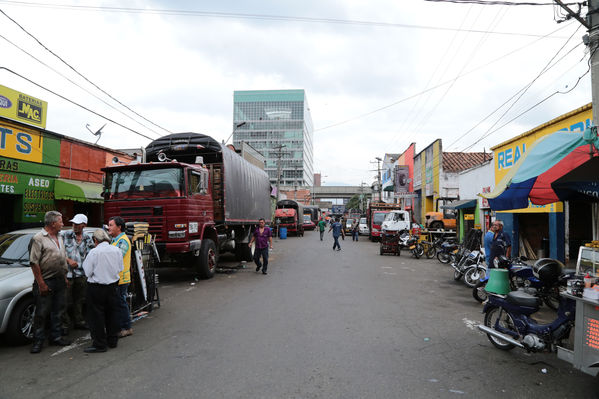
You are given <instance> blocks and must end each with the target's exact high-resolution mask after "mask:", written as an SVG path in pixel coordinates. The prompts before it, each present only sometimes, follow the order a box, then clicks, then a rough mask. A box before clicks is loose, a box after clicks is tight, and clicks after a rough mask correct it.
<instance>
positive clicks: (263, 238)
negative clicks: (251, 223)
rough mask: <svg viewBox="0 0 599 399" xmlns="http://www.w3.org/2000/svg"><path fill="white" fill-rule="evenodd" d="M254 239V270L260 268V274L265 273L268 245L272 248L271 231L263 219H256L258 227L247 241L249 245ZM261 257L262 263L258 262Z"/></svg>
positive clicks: (250, 245)
mask: <svg viewBox="0 0 599 399" xmlns="http://www.w3.org/2000/svg"><path fill="white" fill-rule="evenodd" d="M254 241H256V249H255V250H254V262H255V263H256V272H259V271H260V269H262V274H267V271H266V270H267V269H268V247H269V246H270V249H272V232H271V231H270V227H268V226H266V222H265V221H264V219H262V218H260V220H259V221H258V228H257V229H256V230H254V235H252V239H251V240H250V242H249V244H248V245H249V247H250V248H251V247H252V244H253V243H254ZM260 257H262V263H260Z"/></svg>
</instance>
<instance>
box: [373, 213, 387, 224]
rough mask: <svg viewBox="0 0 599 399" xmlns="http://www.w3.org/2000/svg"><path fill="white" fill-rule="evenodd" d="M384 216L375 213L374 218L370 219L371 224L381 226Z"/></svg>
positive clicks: (383, 214)
mask: <svg viewBox="0 0 599 399" xmlns="http://www.w3.org/2000/svg"><path fill="white" fill-rule="evenodd" d="M385 215H386V213H382V212H379V213H375V214H374V216H373V218H372V222H373V223H374V224H381V223H383V220H385Z"/></svg>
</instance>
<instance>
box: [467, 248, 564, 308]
mask: <svg viewBox="0 0 599 399" xmlns="http://www.w3.org/2000/svg"><path fill="white" fill-rule="evenodd" d="M527 260H528V259H527V258H526V257H523V256H522V257H519V258H513V259H512V260H510V259H508V258H507V257H505V256H503V255H502V256H499V257H497V258H496V259H495V260H494V263H495V266H496V267H499V268H503V269H507V270H508V272H509V280H510V288H511V290H512V291H515V290H517V289H518V288H524V291H525V292H527V293H528V294H531V295H534V296H538V297H539V298H541V299H542V300H543V303H545V304H546V305H547V306H548V307H549V308H551V309H553V310H557V308H558V306H559V287H558V286H556V285H555V284H554V285H551V286H547V285H545V284H543V282H542V281H541V280H539V279H538V278H537V277H535V275H534V272H533V268H532V266H530V265H528V264H526V263H525V262H526V261H527ZM488 280H489V277H488V276H483V277H482V278H481V279H479V281H478V282H477V283H476V285H474V288H472V296H473V297H474V299H476V300H477V301H478V302H483V301H485V300H486V299H487V292H486V291H485V286H486V285H487V281H488Z"/></svg>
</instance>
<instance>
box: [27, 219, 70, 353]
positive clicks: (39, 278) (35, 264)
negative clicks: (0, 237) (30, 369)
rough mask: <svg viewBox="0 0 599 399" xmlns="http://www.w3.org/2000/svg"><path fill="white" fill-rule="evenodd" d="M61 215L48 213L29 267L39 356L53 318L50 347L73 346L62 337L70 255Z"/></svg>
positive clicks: (35, 345) (32, 247) (33, 241)
mask: <svg viewBox="0 0 599 399" xmlns="http://www.w3.org/2000/svg"><path fill="white" fill-rule="evenodd" d="M62 226H63V223H62V215H61V213H60V212H57V211H48V212H46V215H45V216H44V228H43V229H42V231H40V232H39V233H37V234H36V235H34V236H33V238H32V239H31V243H30V244H29V264H30V265H31V271H32V272H33V277H34V281H33V298H34V300H35V316H34V317H33V345H32V346H31V350H30V352H31V353H40V352H41V351H42V347H43V346H44V340H45V339H46V319H47V318H48V316H50V339H49V343H50V345H58V346H67V345H70V344H71V342H70V341H68V340H66V339H65V338H63V337H62V336H61V331H60V323H61V319H62V313H63V312H64V311H65V307H66V303H65V299H66V288H67V284H68V281H67V254H66V251H65V247H64V241H63V238H62V236H61V235H60V230H61V229H62Z"/></svg>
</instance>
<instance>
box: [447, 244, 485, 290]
mask: <svg viewBox="0 0 599 399" xmlns="http://www.w3.org/2000/svg"><path fill="white" fill-rule="evenodd" d="M483 262H484V256H483V254H482V253H481V252H480V251H478V250H474V251H469V250H467V249H464V250H462V251H459V252H458V257H457V258H456V261H454V262H452V263H451V267H453V270H454V272H453V279H454V280H456V281H459V280H460V279H461V278H462V277H465V275H466V273H468V279H466V278H465V279H464V282H465V283H466V285H467V286H468V287H470V288H472V287H474V286H475V285H476V283H477V282H478V280H479V279H480V278H481V276H484V275H486V271H487V269H486V268H485V267H484V264H483Z"/></svg>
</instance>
